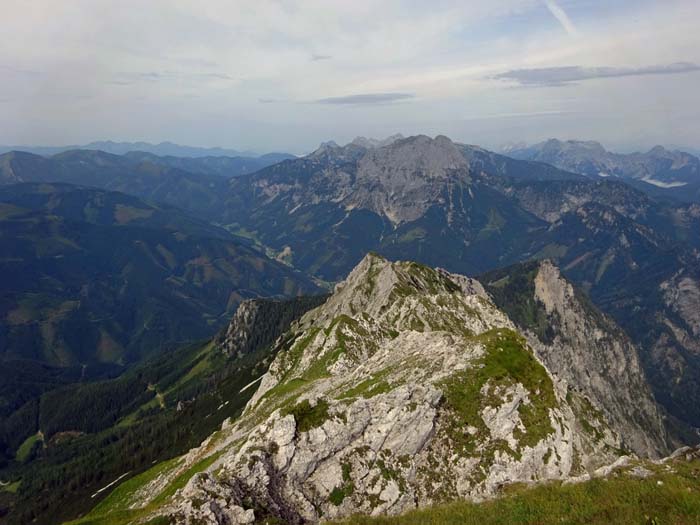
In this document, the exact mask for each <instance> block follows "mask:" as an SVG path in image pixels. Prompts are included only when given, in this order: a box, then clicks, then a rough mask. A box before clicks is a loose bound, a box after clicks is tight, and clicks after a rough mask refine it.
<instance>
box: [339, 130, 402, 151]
mask: <svg viewBox="0 0 700 525" xmlns="http://www.w3.org/2000/svg"><path fill="white" fill-rule="evenodd" d="M403 138H404V136H403V135H402V134H401V133H395V134H394V135H390V136H388V137H386V138H384V139H375V138H367V137H355V138H354V139H353V140H352V142H350V143H349V144H354V145H356V146H362V147H363V148H367V149H371V148H382V147H384V146H389V145H390V144H393V143H394V142H396V141H397V140H402V139H403Z"/></svg>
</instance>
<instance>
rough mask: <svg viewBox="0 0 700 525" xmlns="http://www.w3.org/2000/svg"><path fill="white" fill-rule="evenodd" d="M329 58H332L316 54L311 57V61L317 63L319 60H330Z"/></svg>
mask: <svg viewBox="0 0 700 525" xmlns="http://www.w3.org/2000/svg"><path fill="white" fill-rule="evenodd" d="M331 58H333V56H332V55H317V54H316V53H313V54H312V55H311V60H313V61H314V62H318V61H319V60H330V59H331Z"/></svg>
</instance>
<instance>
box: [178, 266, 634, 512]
mask: <svg viewBox="0 0 700 525" xmlns="http://www.w3.org/2000/svg"><path fill="white" fill-rule="evenodd" d="M546 271H550V270H546ZM551 271H554V270H551ZM545 277H548V276H547V275H543V279H544V278H545ZM545 280H546V282H543V283H542V286H541V287H540V288H541V289H540V291H539V293H540V294H541V296H542V298H543V301H545V302H546V304H549V305H550V307H552V308H559V307H560V306H561V301H562V300H565V299H566V297H567V295H566V293H567V292H566V290H564V292H563V296H562V291H561V290H559V289H555V288H553V287H551V286H548V283H549V279H545ZM562 297H564V299H562ZM277 344H279V345H280V348H279V352H278V353H277V357H276V358H275V360H274V361H273V363H272V365H271V366H270V369H269V371H268V373H267V374H266V375H265V376H264V377H263V379H262V381H261V383H260V385H259V388H258V390H257V392H256V394H255V395H254V397H253V398H252V399H251V400H250V402H249V404H248V406H247V407H246V410H245V412H244V414H243V415H242V416H241V418H240V419H238V420H237V421H235V422H233V423H232V424H227V425H225V427H224V428H223V429H222V430H221V431H220V432H219V433H217V434H216V435H215V436H213V437H212V439H210V440H209V441H208V442H206V443H205V444H203V445H202V447H200V448H199V449H194V450H193V451H192V452H191V453H190V455H191V456H192V458H191V461H190V463H191V462H194V461H196V460H197V458H201V459H204V458H206V457H215V458H216V459H215V461H213V463H211V466H210V467H208V468H207V469H206V470H205V471H204V472H202V473H200V474H198V475H196V476H194V477H192V478H191V479H190V481H189V482H188V484H187V486H186V487H185V488H184V489H182V490H181V491H179V492H178V493H177V494H176V495H175V497H174V499H173V502H172V504H171V505H170V506H169V507H168V508H167V513H168V514H169V515H171V516H172V517H174V518H175V520H176V521H177V522H178V523H212V524H224V523H226V524H229V523H250V522H251V521H252V520H262V519H265V518H276V519H278V520H282V521H284V522H285V523H315V522H318V521H320V520H321V519H331V518H337V517H344V516H349V515H352V514H355V513H365V514H373V515H378V514H398V513H401V512H404V511H406V510H409V509H411V508H414V507H416V506H423V505H428V504H431V503H436V502H442V501H447V500H451V499H455V498H470V499H474V500H479V499H484V498H489V497H493V496H494V495H496V494H497V493H498V491H499V490H500V489H501V488H502V487H503V486H504V485H507V484H510V483H515V482H525V483H530V482H536V481H540V480H551V479H569V478H573V477H576V476H581V475H585V474H586V473H587V472H589V471H591V472H592V471H594V470H596V469H597V468H600V467H601V466H604V465H607V464H610V463H613V462H614V461H615V460H616V459H617V458H618V457H619V456H620V449H621V448H622V447H623V446H624V443H623V441H622V439H621V438H620V436H619V434H618V433H617V432H616V431H615V430H613V428H619V427H620V425H618V424H615V425H614V426H612V425H611V424H610V423H611V422H613V423H615V420H614V418H612V417H611V416H610V414H609V413H607V412H602V411H599V410H596V409H594V408H593V407H592V404H591V400H590V399H589V398H588V397H587V394H586V391H585V389H574V388H572V387H571V386H570V381H569V380H568V379H570V378H560V377H557V376H556V375H552V374H551V373H550V371H548V370H547V368H546V367H545V366H544V365H543V364H542V362H541V361H540V360H539V359H538V357H537V355H536V353H535V352H534V351H533V349H532V348H531V346H530V345H529V344H528V341H527V339H526V338H525V337H523V336H522V335H521V334H520V333H519V332H518V331H517V330H516V327H515V325H514V324H513V322H512V321H511V320H510V319H509V318H508V316H507V315H506V314H505V313H503V311H501V310H499V309H498V308H497V307H496V306H495V304H494V303H493V301H492V300H491V298H490V297H489V295H488V294H487V293H486V292H485V291H484V288H483V287H482V286H481V285H480V284H479V283H478V282H477V281H474V280H473V279H468V278H466V277H462V276H456V275H452V274H449V273H448V272H445V271H442V270H439V271H438V270H433V269H430V268H428V267H425V266H422V265H418V264H415V263H405V262H400V263H391V262H388V261H386V260H385V259H382V258H380V257H378V256H375V255H368V256H367V257H365V259H363V260H362V262H361V263H360V264H359V265H358V266H357V267H356V268H355V269H354V270H353V271H352V272H351V273H350V275H349V276H348V278H347V279H346V280H345V281H344V282H343V283H341V284H339V285H338V286H337V287H336V290H335V292H334V293H333V295H332V296H331V297H330V298H329V299H328V301H326V302H325V304H323V305H322V306H320V307H318V308H316V309H313V310H311V311H309V312H307V313H306V314H305V315H304V316H303V317H302V318H301V319H300V320H299V321H298V322H297V323H295V324H294V325H292V327H291V329H290V330H289V331H288V332H287V333H286V334H285V335H284V336H282V337H281V338H280V340H278V343H277ZM591 391H592V392H595V389H591ZM620 403H624V400H623V401H620ZM611 414H613V415H615V416H617V415H619V414H618V412H617V411H615V410H613V411H611ZM183 468H184V467H183Z"/></svg>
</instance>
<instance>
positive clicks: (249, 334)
mask: <svg viewBox="0 0 700 525" xmlns="http://www.w3.org/2000/svg"><path fill="white" fill-rule="evenodd" d="M327 298H328V296H327V295H316V296H305V297H295V298H292V299H282V300H275V299H248V300H246V301H243V302H242V303H241V304H240V305H239V306H238V309H237V310H236V313H235V314H234V316H233V318H232V319H231V322H230V323H229V324H228V326H227V327H226V328H225V329H224V330H222V331H221V332H219V334H218V336H217V337H216V343H217V345H218V346H219V347H220V348H221V349H222V351H223V352H224V353H225V354H226V355H228V356H229V357H234V356H235V357H242V356H244V355H246V354H248V353H250V352H251V351H253V350H255V349H261V348H264V347H266V346H268V345H271V344H272V343H274V342H275V339H277V338H278V337H279V336H280V335H282V334H283V333H284V332H285V331H287V329H288V328H289V326H290V325H291V324H292V322H293V321H295V320H297V319H298V318H299V317H301V316H302V315H304V313H306V312H307V311H308V310H311V309H312V308H316V307H317V306H319V305H321V304H323V302H324V301H325V300H326V299H327Z"/></svg>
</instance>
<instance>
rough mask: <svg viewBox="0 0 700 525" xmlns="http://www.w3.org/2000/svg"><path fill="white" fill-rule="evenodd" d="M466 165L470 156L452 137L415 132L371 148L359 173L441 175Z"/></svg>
mask: <svg viewBox="0 0 700 525" xmlns="http://www.w3.org/2000/svg"><path fill="white" fill-rule="evenodd" d="M467 167H468V162H467V159H466V158H465V156H464V155H463V154H462V151H461V150H460V148H459V147H458V146H457V145H456V144H455V143H454V142H452V140H450V139H449V138H447V137H445V136H444V135H438V136H437V137H435V138H434V139H433V138H430V137H428V136H426V135H416V136H413V137H407V138H405V139H401V140H397V141H396V142H393V143H392V144H390V145H388V146H384V147H382V148H376V149H372V150H369V151H368V152H367V154H366V155H365V156H364V157H362V159H361V160H360V167H359V173H358V176H360V177H362V176H369V177H372V178H376V177H377V175H378V174H379V175H380V176H381V174H382V173H397V172H401V173H423V174H427V175H429V176H432V177H440V176H445V175H446V174H447V173H448V172H450V171H452V170H457V169H462V168H467Z"/></svg>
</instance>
